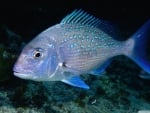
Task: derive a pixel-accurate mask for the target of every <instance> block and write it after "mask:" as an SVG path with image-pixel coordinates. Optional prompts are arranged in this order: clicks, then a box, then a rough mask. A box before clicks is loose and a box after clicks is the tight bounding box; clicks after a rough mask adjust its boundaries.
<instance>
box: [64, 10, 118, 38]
mask: <svg viewBox="0 0 150 113" xmlns="http://www.w3.org/2000/svg"><path fill="white" fill-rule="evenodd" d="M70 23H72V24H81V25H89V26H93V27H97V28H99V29H101V30H103V31H104V32H105V33H107V34H109V35H111V36H112V37H120V34H119V30H118V29H116V27H115V26H114V25H113V24H112V23H110V22H108V21H105V20H101V19H98V18H96V17H94V16H93V15H90V14H88V13H87V12H85V11H83V10H82V9H79V10H78V9H76V10H74V11H73V12H72V13H70V14H68V15H67V16H66V17H65V18H63V19H62V21H61V24H70Z"/></svg>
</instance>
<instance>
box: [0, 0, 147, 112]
mask: <svg viewBox="0 0 150 113" xmlns="http://www.w3.org/2000/svg"><path fill="white" fill-rule="evenodd" d="M146 4H148V3H146V2H144V1H143V2H141V3H140V2H138V1H136V3H131V1H120V2H114V1H113V0H112V1H111V0H110V1H109V0H104V1H100V0H82V1H81V0H53V1H51V0H49V2H47V1H44V0H43V1H41V2H38V1H35V2H33V1H19V2H18V1H17V2H15V1H4V2H0V113H1V112H2V113H137V112H138V111H139V110H150V80H143V79H141V78H139V77H138V76H137V75H139V74H141V73H140V72H141V69H140V68H139V67H138V66H137V65H136V64H135V63H134V62H132V61H131V60H129V59H128V58H126V57H124V56H119V57H117V58H115V59H114V61H113V62H112V64H111V65H110V66H109V67H108V68H107V70H106V73H104V74H103V75H104V76H102V77H95V76H89V75H87V76H86V75H85V76H84V75H83V78H84V79H85V81H86V82H87V83H88V84H89V85H90V87H91V89H90V90H83V89H79V88H74V87H70V86H68V85H65V84H63V83H60V82H50V83H49V82H46V83H42V82H33V81H28V80H21V79H18V78H16V77H14V76H13V74H12V67H13V64H14V62H15V60H16V58H17V56H18V54H19V52H20V50H21V48H22V47H23V46H24V45H25V44H26V43H27V42H28V41H30V40H31V39H32V38H34V37H35V36H36V35H37V34H38V33H40V32H41V31H43V30H44V29H46V28H48V27H50V26H51V25H54V24H56V23H59V22H60V21H61V19H62V18H63V17H64V16H66V14H68V13H70V12H72V11H73V10H74V9H83V10H85V11H87V12H89V13H90V14H92V15H95V16H96V17H98V18H102V19H104V20H108V21H111V22H113V23H115V24H116V25H117V26H118V28H119V29H120V30H121V36H122V37H121V38H120V39H126V38H128V37H129V36H130V35H131V34H133V33H134V32H135V31H136V30H137V29H138V28H139V27H140V26H141V25H143V24H144V23H145V22H146V21H147V20H149V19H150V8H149V7H147V5H146ZM143 113H144V112H143Z"/></svg>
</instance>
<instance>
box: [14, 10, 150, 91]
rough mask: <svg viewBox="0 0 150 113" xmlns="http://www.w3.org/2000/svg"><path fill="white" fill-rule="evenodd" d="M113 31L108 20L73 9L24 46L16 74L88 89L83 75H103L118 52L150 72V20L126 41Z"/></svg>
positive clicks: (23, 77) (35, 79) (16, 67)
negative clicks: (149, 53)
mask: <svg viewBox="0 0 150 113" xmlns="http://www.w3.org/2000/svg"><path fill="white" fill-rule="evenodd" d="M114 31H115V30H113V27H112V25H111V24H109V22H107V21H103V20H100V19H98V18H96V17H94V16H93V15H90V14H88V13H87V12H85V11H83V10H81V9H80V10H74V11H73V12H72V13H70V14H68V15H67V16H66V17H65V18H63V19H62V21H61V22H60V23H59V24H56V25H54V26H51V27H49V28H48V29H46V30H44V31H43V32H42V33H40V34H39V35H37V36H36V37H35V38H34V39H33V40H32V41H31V42H29V43H28V44H27V45H26V46H25V47H24V48H23V50H22V52H21V54H20V56H19V58H18V60H17V61H16V63H15V65H14V68H13V71H14V75H15V76H17V77H19V78H22V79H29V80H34V81H61V82H64V83H66V84H69V85H71V86H75V87H80V88H84V89H89V86H88V85H87V84H86V83H85V82H84V81H83V80H82V79H81V78H80V75H81V74H92V75H100V74H101V73H102V72H103V71H104V70H105V68H106V67H107V66H108V65H109V64H110V62H111V61H112V59H113V57H114V56H117V55H125V56H127V57H129V58H130V59H132V60H133V61H135V62H136V63H137V64H138V65H139V66H140V67H141V68H142V69H143V70H144V71H145V72H148V73H150V64H149V63H148V60H147V57H146V44H147V43H146V42H147V39H148V37H149V36H148V33H149V32H150V21H148V22H146V23H145V24H144V25H143V26H142V27H141V28H140V29H139V30H138V31H137V32H136V33H134V34H133V35H132V36H131V37H130V38H129V39H128V40H126V41H117V40H115V39H114V38H115V37H116V35H115V33H114ZM146 78H150V76H148V77H146Z"/></svg>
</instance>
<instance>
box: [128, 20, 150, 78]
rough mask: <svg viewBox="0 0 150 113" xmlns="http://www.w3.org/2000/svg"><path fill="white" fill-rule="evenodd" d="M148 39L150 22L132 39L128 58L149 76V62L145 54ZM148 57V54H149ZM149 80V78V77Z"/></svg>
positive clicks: (149, 36)
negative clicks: (132, 43) (131, 49)
mask: <svg viewBox="0 0 150 113" xmlns="http://www.w3.org/2000/svg"><path fill="white" fill-rule="evenodd" d="M148 38H149V39H150V20H149V21H148V22H146V23H145V24H144V25H143V26H142V27H141V28H140V29H139V30H138V31H137V32H136V33H135V34H134V35H133V36H132V37H131V39H133V41H134V43H135V44H134V47H133V51H132V54H131V55H129V57H130V58H131V59H132V60H134V61H135V62H136V63H137V64H138V65H139V66H140V67H141V68H142V69H143V70H144V71H146V72H148V73H149V74H150V60H149V61H148V54H147V52H146V50H147V47H148V40H149V39H148ZM149 55H150V54H149ZM149 78H150V76H149Z"/></svg>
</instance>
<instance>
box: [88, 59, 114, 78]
mask: <svg viewBox="0 0 150 113" xmlns="http://www.w3.org/2000/svg"><path fill="white" fill-rule="evenodd" d="M111 61H112V59H109V60H107V61H106V62H104V64H102V65H101V66H100V67H99V68H97V69H95V70H92V71H91V72H90V74H92V75H96V76H100V74H102V73H103V72H104V71H105V69H106V68H107V67H108V65H109V64H110V63H111Z"/></svg>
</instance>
